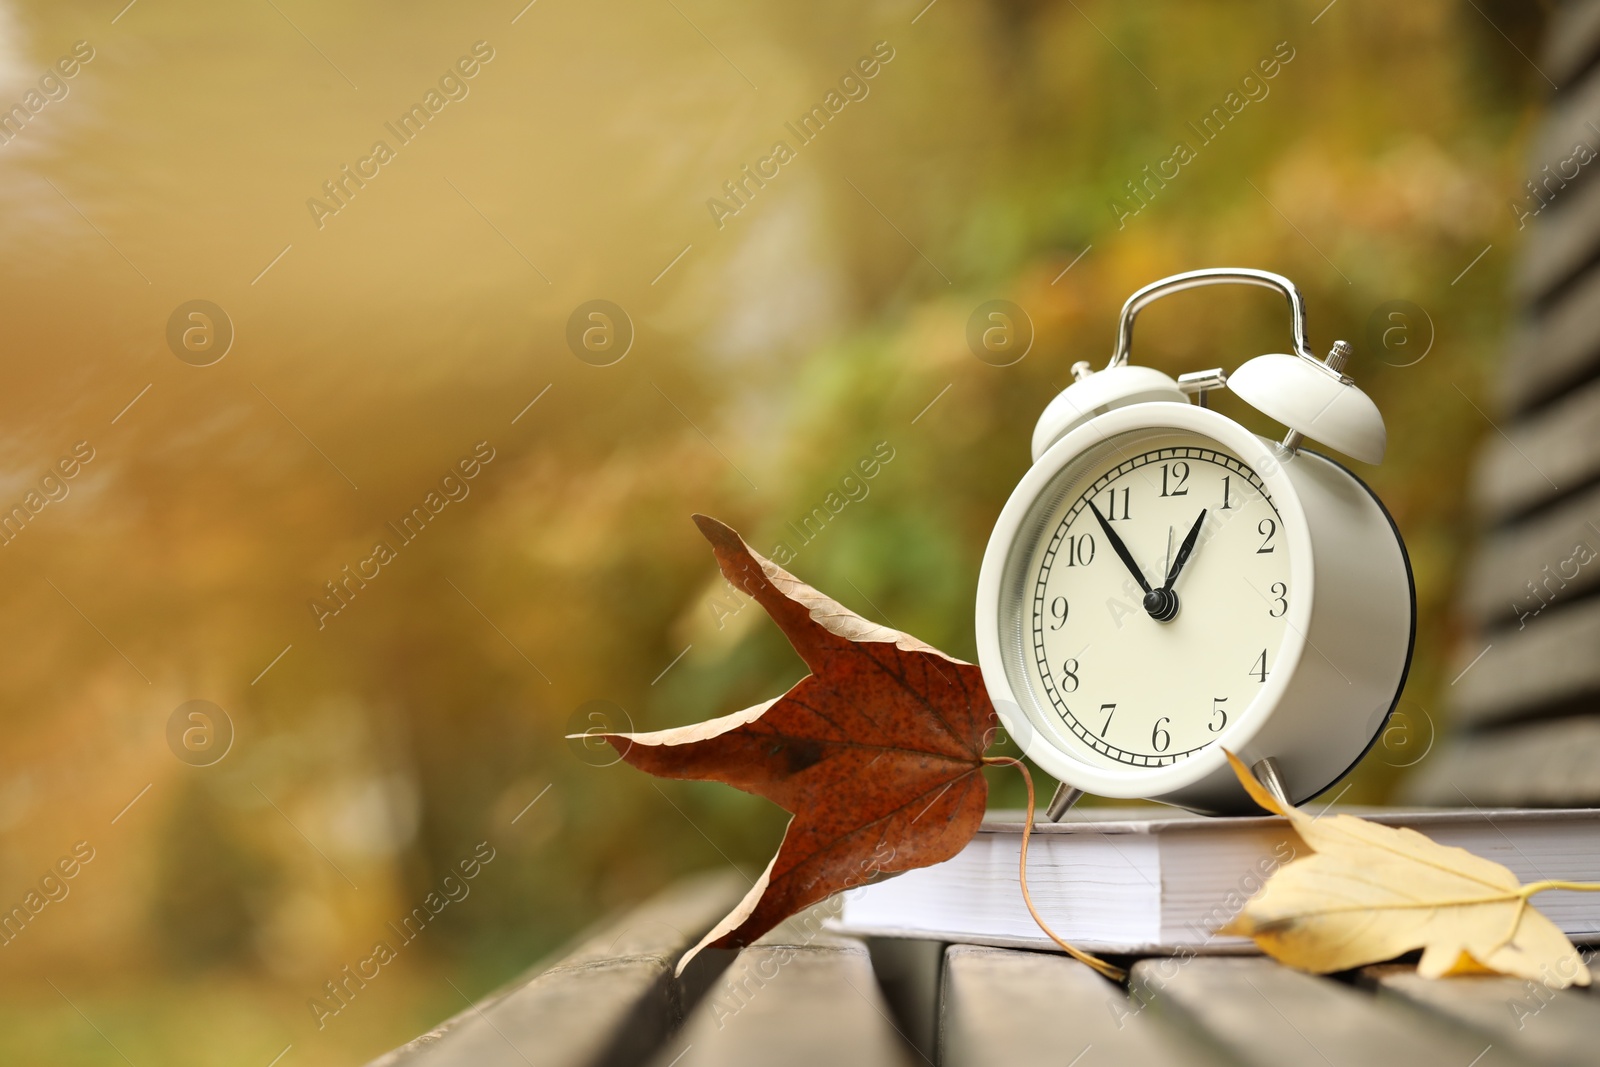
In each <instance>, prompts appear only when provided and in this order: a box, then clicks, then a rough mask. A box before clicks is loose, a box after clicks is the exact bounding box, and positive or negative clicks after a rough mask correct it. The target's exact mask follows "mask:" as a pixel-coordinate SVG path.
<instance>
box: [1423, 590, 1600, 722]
mask: <svg viewBox="0 0 1600 1067" xmlns="http://www.w3.org/2000/svg"><path fill="white" fill-rule="evenodd" d="M1590 566H1591V567H1593V566H1595V564H1593V563H1591V564H1590ZM1474 645H1477V642H1476V641H1473V642H1469V643H1465V644H1463V645H1461V647H1460V649H1459V651H1458V652H1457V654H1456V660H1455V663H1454V666H1452V667H1451V668H1450V673H1451V675H1452V677H1454V678H1456V679H1457V681H1456V682H1455V683H1454V684H1453V686H1452V687H1451V688H1452V693H1451V711H1452V714H1453V715H1454V717H1455V722H1456V723H1457V724H1461V725H1470V726H1482V725H1485V724H1488V723H1500V722H1511V721H1516V720H1520V719H1528V718H1533V717H1536V716H1538V715H1539V714H1540V713H1541V712H1544V711H1546V710H1550V709H1558V710H1564V711H1570V710H1572V709H1573V708H1576V707H1587V706H1596V705H1600V655H1597V654H1596V652H1597V651H1600V601H1597V600H1583V601H1579V602H1578V603H1576V604H1572V605H1570V606H1568V607H1562V606H1561V605H1560V604H1559V603H1558V604H1557V605H1556V606H1555V607H1553V608H1550V609H1547V610H1546V611H1545V612H1544V613H1543V614H1542V615H1539V616H1537V617H1534V618H1531V619H1529V620H1527V625H1526V626H1524V627H1523V628H1522V629H1520V630H1519V629H1516V628H1515V627H1513V628H1511V629H1508V630H1502V631H1498V632H1497V633H1495V634H1494V635H1493V637H1492V641H1489V642H1486V643H1485V644H1484V645H1478V647H1476V648H1475V647H1473V646H1474ZM1484 648H1487V649H1488V651H1487V652H1484V651H1483V649H1484ZM1480 654H1481V656H1482V658H1481V659H1477V662H1476V663H1474V662H1473V660H1474V659H1475V658H1477V657H1478V656H1479V655H1480ZM1461 672H1465V673H1461ZM1591 702H1592V703H1591Z"/></svg>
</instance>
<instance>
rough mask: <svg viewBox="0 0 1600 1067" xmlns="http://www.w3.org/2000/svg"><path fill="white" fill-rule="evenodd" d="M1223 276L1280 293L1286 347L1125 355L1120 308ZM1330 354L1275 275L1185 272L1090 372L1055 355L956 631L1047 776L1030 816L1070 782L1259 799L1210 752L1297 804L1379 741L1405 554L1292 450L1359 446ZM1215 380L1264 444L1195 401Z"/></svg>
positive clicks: (1352, 483)
mask: <svg viewBox="0 0 1600 1067" xmlns="http://www.w3.org/2000/svg"><path fill="white" fill-rule="evenodd" d="M1225 282H1234V283H1242V284H1248V285H1258V286H1265V287H1268V288H1272V289H1276V290H1278V291H1279V292H1281V293H1282V294H1283V295H1284V296H1285V297H1286V298H1287V300H1288V302H1289V307H1290V311H1291V314H1292V319H1293V333H1294V353H1293V354H1292V355H1290V354H1272V355H1264V356H1257V357H1256V358H1254V359H1251V360H1249V361H1247V362H1245V363H1244V364H1243V365H1242V366H1240V367H1239V368H1238V369H1237V370H1235V371H1234V372H1233V373H1232V374H1226V375H1225V374H1224V373H1223V372H1222V371H1221V370H1220V369H1219V370H1212V371H1202V372H1199V373H1196V374H1185V375H1182V376H1181V377H1179V378H1178V379H1176V380H1174V379H1173V378H1170V377H1168V376H1167V375H1165V374H1163V373H1161V372H1160V371H1158V370H1155V369H1153V368H1150V367H1137V366H1131V365H1129V363H1128V350H1129V347H1130V344H1131V341H1132V336H1133V324H1134V319H1135V318H1136V317H1137V315H1138V314H1139V311H1140V310H1141V309H1143V308H1144V307H1146V306H1147V305H1148V304H1150V303H1151V302H1152V301H1154V300H1156V299H1159V298H1160V297H1162V296H1165V295H1168V294H1170V293H1174V292H1178V291H1180V290H1183V289H1189V288H1193V287H1195V286H1201V285H1211V284H1216V283H1225ZM1350 351H1351V350H1350V346H1349V345H1347V344H1345V343H1344V342H1343V341H1338V342H1335V344H1334V346H1333V350H1332V351H1331V352H1330V354H1329V356H1328V358H1327V360H1320V359H1318V358H1316V356H1314V355H1312V353H1311V349H1310V346H1309V344H1308V342H1307V335H1306V320H1305V304H1304V301H1303V300H1302V298H1301V296H1300V293H1299V291H1298V290H1297V289H1296V288H1295V287H1294V285H1293V284H1292V283H1291V282H1290V281H1289V280H1288V279H1287V278H1284V277H1282V276H1280V275H1277V274H1271V273H1268V272H1266V271H1258V270H1247V269H1234V268H1219V269H1213V270H1197V271H1190V272H1188V273H1184V274H1177V275H1174V276H1172V277H1170V278H1164V279H1162V280H1160V281H1158V282H1155V283H1153V284H1151V285H1148V286H1146V287H1144V288H1143V289H1141V290H1139V291H1138V292H1137V293H1135V294H1133V296H1131V297H1130V298H1129V299H1128V302H1127V303H1126V304H1125V305H1123V308H1122V319H1121V324H1120V327H1119V330H1118V336H1117V346H1116V351H1115V352H1114V353H1113V355H1112V357H1111V361H1110V362H1109V363H1108V364H1107V366H1106V368H1105V369H1104V370H1102V371H1098V372H1095V371H1092V370H1090V369H1089V366H1088V364H1086V363H1080V364H1078V365H1076V366H1075V367H1074V368H1073V373H1074V376H1075V378H1076V381H1075V382H1074V384H1072V385H1071V386H1069V387H1068V388H1067V389H1065V390H1064V391H1063V392H1062V393H1061V394H1060V395H1059V396H1057V397H1056V398H1055V399H1054V400H1052V401H1051V402H1050V404H1049V406H1048V407H1046V408H1045V411H1044V414H1042V415H1041V416H1040V417H1039V422H1038V425H1037V427H1036V428H1035V430H1034V434H1033V460H1034V462H1033V466H1032V468H1031V469H1030V470H1029V471H1028V472H1027V474H1026V475H1024V477H1023V478H1022V481H1021V482H1020V483H1019V484H1018V485H1017V488H1016V490H1015V491H1014V492H1012V494H1011V498H1010V499H1009V500H1008V501H1007V502H1006V505H1005V508H1004V510H1002V511H1001V513H1000V518H999V520H998V521H997V522H996V524H995V528H994V533H993V535H992V536H991V537H990V540H989V546H988V549H987V550H986V552H985V553H984V557H983V569H982V572H981V574H980V576H979V580H978V600H977V643H978V662H979V665H980V666H981V667H982V670H983V678H984V683H985V685H986V687H987V689H988V691H989V695H990V697H991V698H992V699H993V701H994V703H995V706H996V708H997V710H998V711H999V714H1000V718H1001V721H1002V722H1003V723H1004V725H1005V727H1006V729H1007V730H1008V732H1009V733H1010V734H1011V735H1012V736H1013V737H1015V738H1017V739H1018V741H1019V742H1020V743H1021V744H1022V747H1023V749H1024V751H1025V752H1026V753H1027V755H1028V756H1029V758H1031V759H1032V760H1033V761H1034V762H1035V763H1036V764H1038V765H1039V766H1040V767H1041V768H1043V769H1044V770H1046V771H1048V772H1049V773H1050V774H1052V775H1054V776H1055V777H1056V778H1057V779H1058V780H1059V781H1060V782H1061V789H1060V790H1058V792H1057V794H1056V799H1055V800H1054V801H1053V802H1052V803H1051V806H1050V814H1051V817H1052V818H1059V817H1060V815H1061V813H1062V812H1064V811H1065V810H1066V808H1067V807H1068V806H1069V805H1070V804H1071V802H1072V801H1073V800H1075V799H1076V798H1077V797H1078V796H1080V795H1082V794H1083V793H1092V794H1095V795H1098V796H1104V797H1114V798H1123V799H1127V798H1135V797H1139V798H1146V799H1149V800H1156V801H1161V802H1163V803H1168V804H1175V805H1180V806H1182V807H1186V808H1190V809H1192V810H1195V811H1201V812H1208V813H1216V814H1226V813H1243V812H1252V811H1256V810H1258V809H1256V807H1255V805H1254V804H1253V803H1252V802H1251V801H1250V799H1249V798H1248V796H1247V795H1246V794H1245V792H1244V790H1243V789H1242V788H1241V787H1240V786H1239V783H1238V781H1237V779H1236V778H1235V776H1234V774H1233V772H1232V771H1231V770H1230V768H1229V766H1228V763H1227V759H1226V757H1225V755H1224V752H1223V749H1224V748H1227V749H1229V750H1231V751H1233V752H1234V753H1236V754H1237V755H1239V756H1240V757H1241V758H1242V759H1244V760H1245V762H1246V763H1247V764H1249V765H1251V766H1252V767H1254V768H1255V770H1256V773H1257V775H1258V776H1260V777H1261V778H1262V779H1263V781H1264V782H1266V783H1267V785H1268V787H1269V788H1271V789H1272V790H1273V791H1274V792H1277V793H1280V794H1281V795H1283V796H1285V797H1286V798H1287V799H1288V800H1289V801H1290V802H1292V803H1296V804H1299V803H1303V802H1304V801H1306V800H1308V799H1310V798H1311V797H1314V796H1316V795H1317V794H1318V793H1321V792H1322V791H1323V790H1324V789H1326V788H1327V787H1328V786H1330V785H1331V784H1333V783H1334V782H1335V781H1337V780H1338V779H1339V778H1341V777H1342V776H1343V775H1344V774H1345V773H1346V772H1347V771H1349V770H1350V769H1351V768H1352V767H1353V766H1354V765H1355V764H1356V763H1357V762H1358V761H1359V760H1360V758H1361V757H1362V755H1364V754H1365V752H1366V751H1367V749H1368V748H1369V747H1370V746H1371V744H1372V742H1373V741H1374V740H1375V739H1376V738H1377V737H1378V735H1379V734H1380V733H1381V732H1382V730H1383V728H1384V724H1385V723H1386V721H1387V720H1388V717H1389V714H1390V712H1391V711H1392V710H1393V708H1394V705H1395V702H1396V701H1397V700H1398V699H1399V694H1400V689H1401V687H1402V686H1403V685H1404V684H1405V678H1406V672H1407V670H1408V669H1409V667H1410V663H1411V650H1412V644H1413V640H1414V637H1415V632H1416V592H1415V587H1414V585H1413V582H1412V577H1411V564H1410V561H1409V559H1408V558H1407V556H1406V550H1405V546H1404V544H1403V542H1402V541H1401V538H1400V533H1399V530H1398V529H1396V527H1395V524H1394V520H1393V519H1392V518H1391V517H1390V515H1389V513H1388V511H1387V510H1386V509H1385V508H1384V506H1383V504H1382V502H1381V501H1379V499H1378V498H1377V496H1376V495H1375V494H1374V493H1373V492H1372V490H1371V489H1369V488H1368V487H1367V486H1366V484H1365V483H1363V482H1362V481H1361V479H1359V478H1357V477H1356V476H1355V475H1354V474H1352V473H1351V472H1350V471H1349V470H1347V469H1346V468H1345V467H1343V466H1341V465H1340V464H1339V463H1338V462H1336V461H1335V460H1333V459H1331V458H1329V457H1327V456H1323V455H1320V454H1318V453H1316V452H1312V451H1309V450H1307V449H1304V448H1301V447H1300V443H1301V440H1302V438H1311V439H1312V440H1315V441H1318V442H1320V443H1322V444H1323V445H1326V446H1328V447H1329V448H1330V449H1332V450H1334V451H1337V452H1340V453H1343V454H1345V455H1347V456H1350V457H1352V458H1354V459H1357V460H1360V461H1362V462H1364V463H1378V462H1380V461H1381V460H1382V458H1383V452H1384V446H1385V442H1386V434H1385V431H1384V426H1383V417H1382V416H1381V415H1380V414H1379V413H1378V409H1377V407H1376V405H1374V404H1373V402H1372V401H1371V400H1370V399H1369V398H1368V397H1367V396H1366V394H1365V393H1363V392H1362V391H1361V390H1360V389H1358V388H1356V387H1355V385H1353V384H1352V383H1351V380H1350V378H1349V377H1347V376H1345V375H1344V373H1343V367H1344V364H1345V362H1346V361H1347V360H1348V358H1349V355H1350ZM1223 385H1226V386H1227V387H1228V388H1229V389H1231V390H1232V391H1233V392H1234V393H1235V394H1237V395H1238V396H1239V397H1240V398H1241V399H1243V400H1244V401H1245V402H1246V403H1248V404H1250V405H1251V406H1252V407H1254V408H1256V409H1258V410H1259V411H1261V412H1263V413H1264V414H1266V415H1267V416H1269V417H1271V418H1273V419H1275V420H1276V421H1278V422H1281V423H1283V424H1285V425H1286V426H1287V427H1288V428H1289V432H1288V435H1287V436H1286V437H1285V438H1284V439H1283V441H1282V442H1275V441H1272V440H1269V439H1267V438H1264V437H1258V436H1257V435H1255V434H1253V433H1251V432H1250V431H1249V430H1247V429H1245V428H1244V427H1243V426H1241V425H1240V424H1239V423H1237V422H1234V421H1233V420H1232V419H1229V418H1227V417H1226V416H1224V415H1221V414H1219V413H1217V412H1215V411H1213V410H1211V409H1209V408H1208V407H1206V406H1205V392H1206V390H1208V389H1212V388H1218V387H1221V386H1223ZM1191 395H1197V399H1198V401H1199V402H1198V404H1197V403H1193V402H1191V400H1190V396H1191Z"/></svg>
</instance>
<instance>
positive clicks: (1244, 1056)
mask: <svg viewBox="0 0 1600 1067" xmlns="http://www.w3.org/2000/svg"><path fill="white" fill-rule="evenodd" d="M1175 962H1176V961H1160V960H1146V961H1144V962H1141V963H1139V964H1137V965H1135V967H1134V970H1133V978H1134V986H1135V988H1136V989H1139V988H1141V987H1147V988H1148V990H1149V992H1148V994H1147V995H1148V996H1149V997H1150V1001H1149V1003H1150V1005H1151V1007H1152V1008H1153V1009H1154V1010H1156V1011H1158V1012H1160V1013H1161V1014H1162V1015H1163V1016H1164V1017H1172V1018H1174V1019H1175V1020H1179V1021H1181V1022H1183V1023H1185V1024H1186V1025H1188V1026H1190V1027H1192V1028H1194V1029H1195V1030H1197V1031H1200V1032H1202V1033H1203V1034H1204V1035H1205V1036H1206V1037H1207V1038H1209V1039H1210V1040H1211V1041H1212V1042H1213V1043H1215V1044H1216V1045H1218V1046H1220V1047H1221V1049H1222V1050H1223V1051H1224V1052H1225V1053H1226V1055H1227V1056H1228V1057H1230V1058H1231V1059H1233V1060H1235V1061H1237V1062H1239V1063H1243V1064H1260V1065H1262V1067H1279V1065H1281V1064H1285V1063H1294V1064H1312V1063H1319V1064H1320V1063H1324V1062H1326V1063H1334V1064H1379V1063H1397V1064H1405V1065H1407V1067H1432V1065H1439V1067H1464V1065H1466V1064H1475V1065H1476V1067H1498V1065H1502V1064H1508V1063H1515V1062H1517V1061H1516V1060H1514V1059H1512V1058H1510V1057H1508V1056H1507V1055H1506V1054H1505V1053H1504V1052H1503V1051H1502V1050H1501V1049H1498V1048H1490V1049H1488V1050H1487V1051H1486V1050H1485V1047H1486V1046H1488V1045H1490V1044H1491V1042H1489V1041H1488V1040H1485V1039H1480V1038H1478V1037H1476V1036H1475V1035H1467V1034H1463V1033H1461V1032H1460V1031H1459V1030H1452V1028H1450V1027H1448V1026H1444V1025H1441V1024H1439V1023H1438V1022H1437V1021H1436V1020H1435V1019H1433V1018H1432V1017H1430V1016H1428V1015H1426V1014H1424V1013H1422V1012H1420V1011H1416V1010H1414V1009H1411V1008H1407V1007H1404V1006H1402V1005H1399V1004H1396V1003H1394V1002H1391V1001H1380V1000H1379V999H1378V998H1376V997H1374V996H1372V995H1370V994H1366V993H1363V992H1360V991H1358V990H1355V989H1351V988H1350V987H1349V986H1346V985H1344V984H1342V983H1340V982H1336V981H1333V980H1331V979H1326V978H1313V977H1312V976H1310V975H1307V974H1301V973H1300V972H1299V971H1294V970H1291V969H1289V968H1288V967H1284V966H1282V965H1280V964H1277V963H1274V962H1273V961H1272V960H1268V959H1260V958H1249V959H1223V958H1216V957H1211V958H1207V957H1197V958H1194V959H1191V960H1189V961H1187V962H1186V963H1183V964H1182V965H1181V966H1177V967H1171V964H1172V963H1175ZM1162 963H1168V965H1169V967H1171V969H1172V970H1173V971H1175V974H1173V975H1172V977H1170V978H1167V977H1164V976H1163V974H1162V972H1161V971H1160V970H1159V968H1160V967H1161V965H1162ZM1480 1056H1481V1058H1479V1057H1480Z"/></svg>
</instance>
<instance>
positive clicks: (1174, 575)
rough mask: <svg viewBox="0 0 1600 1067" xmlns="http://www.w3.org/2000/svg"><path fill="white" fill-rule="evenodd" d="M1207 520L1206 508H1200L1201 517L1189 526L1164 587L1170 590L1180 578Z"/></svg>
mask: <svg viewBox="0 0 1600 1067" xmlns="http://www.w3.org/2000/svg"><path fill="white" fill-rule="evenodd" d="M1205 521H1206V509H1205V508H1201V509H1200V517H1199V518H1197V519H1195V520H1194V525H1193V526H1191V527H1189V533H1188V535H1187V536H1186V537H1184V539H1183V544H1181V545H1179V546H1178V555H1177V556H1176V557H1175V558H1174V559H1173V561H1172V569H1171V570H1170V571H1168V572H1167V584H1166V585H1165V586H1164V587H1163V588H1165V589H1167V590H1168V591H1169V592H1170V591H1171V589H1172V583H1173V582H1176V581H1177V580H1178V572H1179V571H1181V570H1183V565H1184V564H1185V563H1187V562H1189V553H1191V552H1193V551H1194V543H1195V540H1196V539H1197V538H1198V537H1199V536H1200V527H1201V525H1202V524H1203V523H1204V522H1205Z"/></svg>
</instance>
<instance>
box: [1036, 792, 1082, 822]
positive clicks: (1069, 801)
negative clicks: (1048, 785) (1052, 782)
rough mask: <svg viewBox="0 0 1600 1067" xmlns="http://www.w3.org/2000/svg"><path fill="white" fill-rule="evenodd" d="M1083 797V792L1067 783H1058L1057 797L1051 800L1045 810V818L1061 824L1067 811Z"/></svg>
mask: <svg viewBox="0 0 1600 1067" xmlns="http://www.w3.org/2000/svg"><path fill="white" fill-rule="evenodd" d="M1081 796H1083V790H1081V789H1074V788H1072V786H1070V785H1068V784H1067V783H1066V782H1060V783H1058V784H1057V785H1056V794H1055V796H1053V797H1051V798H1050V806H1049V807H1047V808H1045V809H1044V817H1045V818H1046V819H1049V820H1050V821H1051V822H1060V821H1061V817H1062V816H1063V815H1065V814H1066V813H1067V809H1068V808H1070V807H1072V805H1074V804H1076V803H1077V802H1078V798H1079V797H1081Z"/></svg>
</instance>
